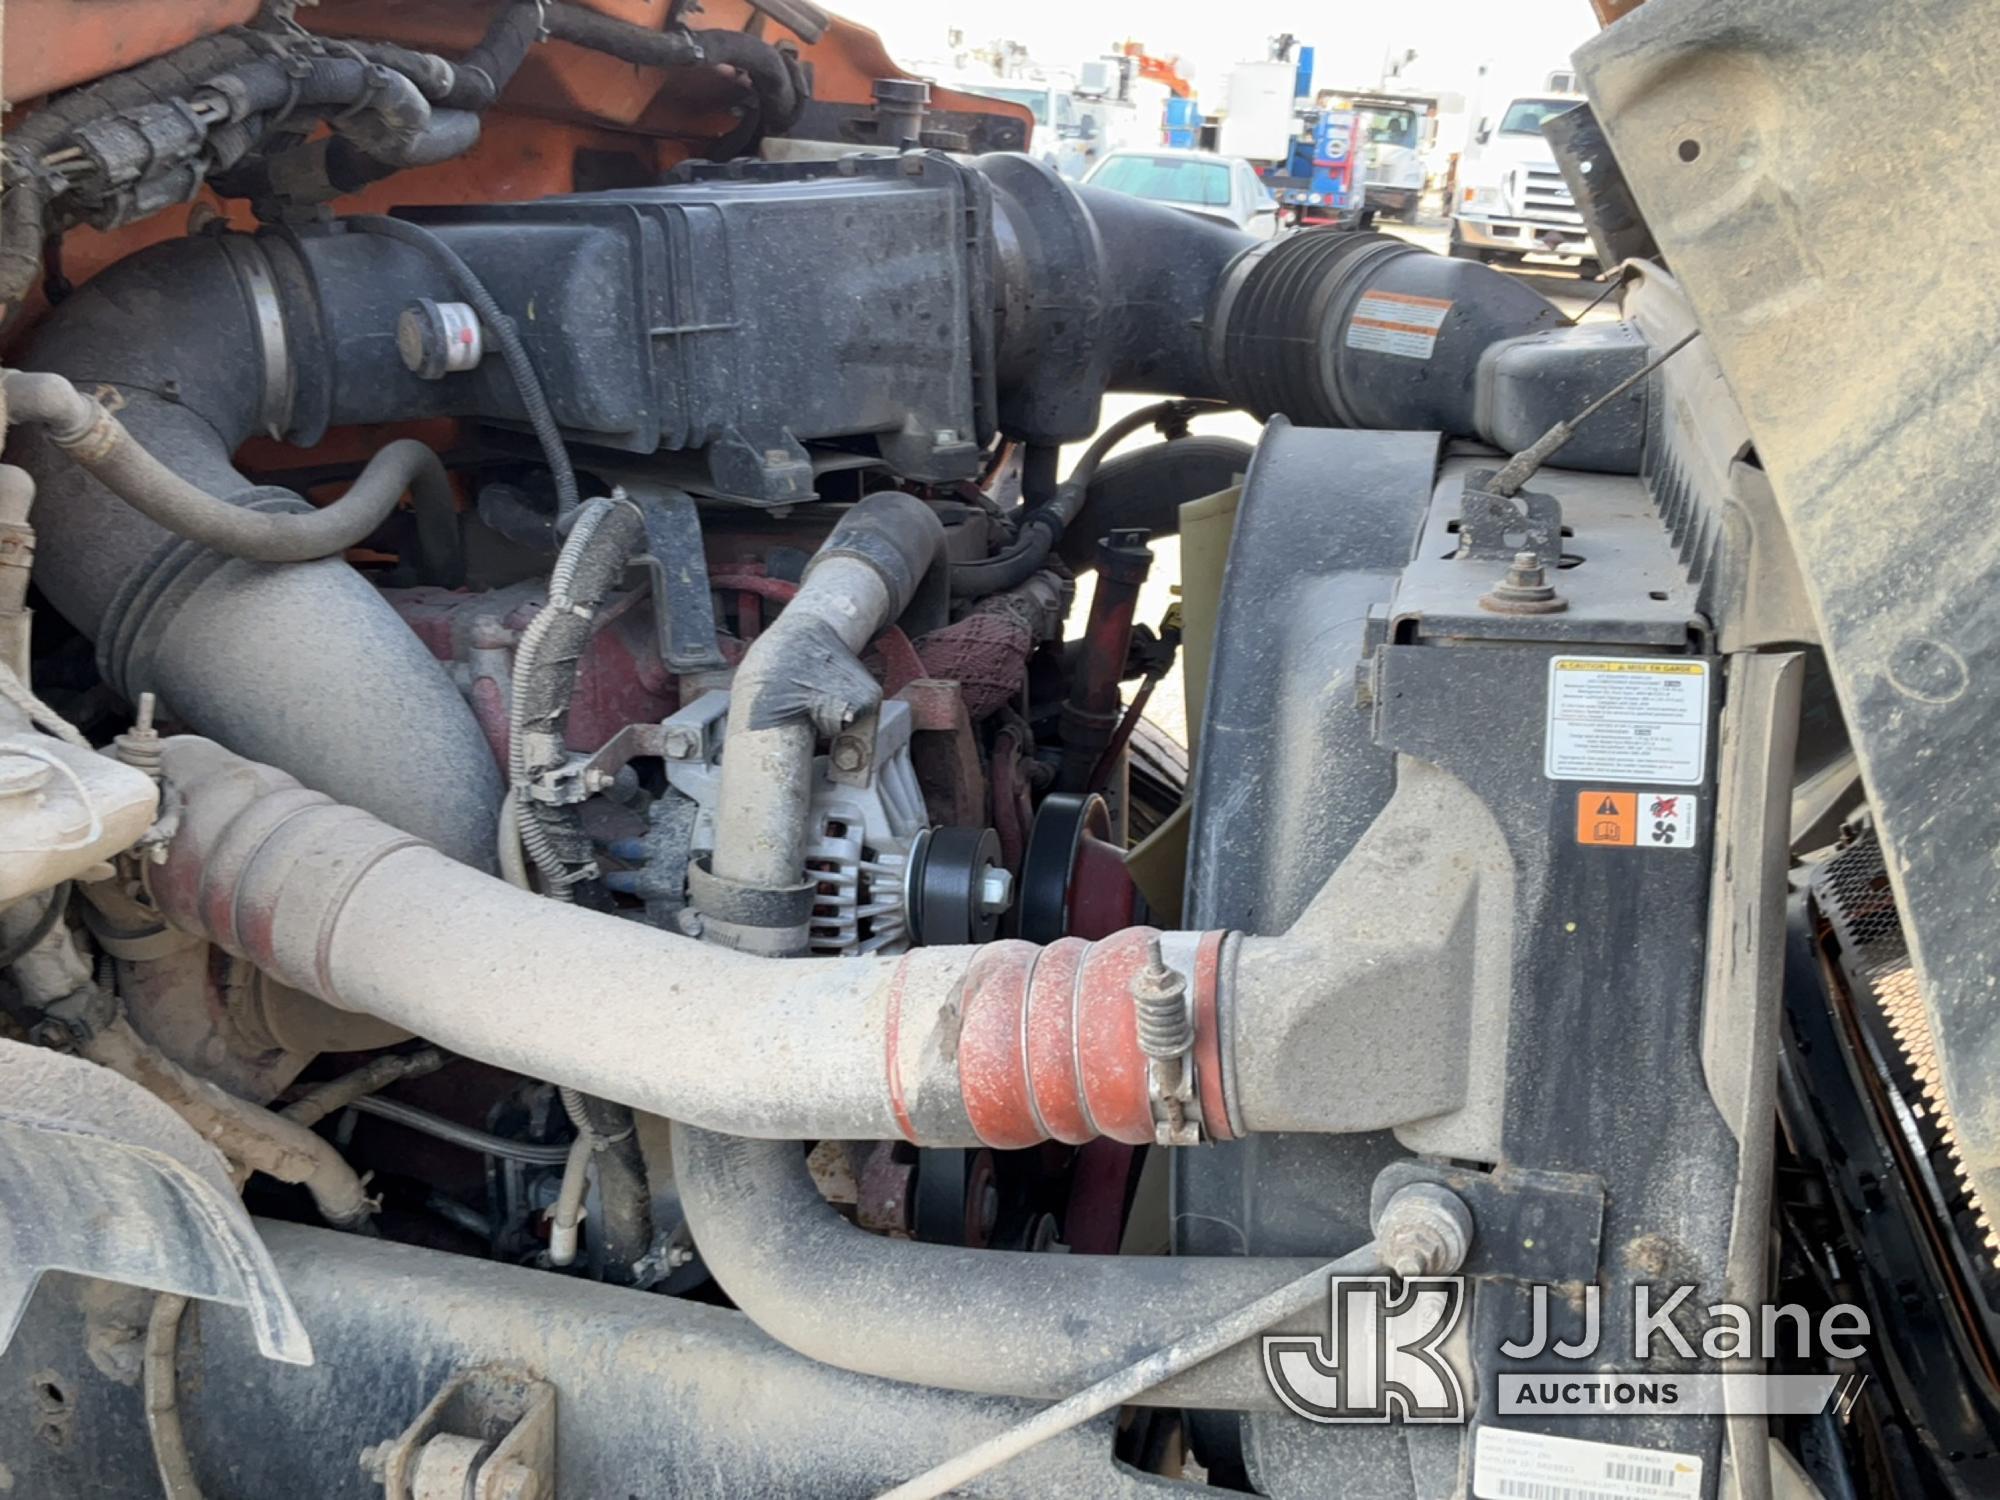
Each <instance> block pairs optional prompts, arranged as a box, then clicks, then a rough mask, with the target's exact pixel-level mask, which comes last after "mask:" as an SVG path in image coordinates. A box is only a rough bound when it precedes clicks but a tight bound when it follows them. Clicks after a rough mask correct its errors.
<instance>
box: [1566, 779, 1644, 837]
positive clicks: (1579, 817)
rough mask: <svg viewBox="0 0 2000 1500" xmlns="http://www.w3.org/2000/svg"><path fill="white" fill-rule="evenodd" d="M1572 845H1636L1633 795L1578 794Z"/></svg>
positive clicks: (1636, 808)
mask: <svg viewBox="0 0 2000 1500" xmlns="http://www.w3.org/2000/svg"><path fill="white" fill-rule="evenodd" d="M1576 841H1577V842H1578V843H1579V844H1636V843H1638V842H1639V794H1638V793H1637V792H1578V793H1577V794H1576Z"/></svg>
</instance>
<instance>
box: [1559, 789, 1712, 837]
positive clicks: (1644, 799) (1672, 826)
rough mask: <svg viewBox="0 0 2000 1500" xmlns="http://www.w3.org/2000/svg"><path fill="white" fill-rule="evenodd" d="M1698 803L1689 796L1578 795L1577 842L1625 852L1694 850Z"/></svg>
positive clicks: (1648, 793) (1674, 793) (1636, 794)
mask: <svg viewBox="0 0 2000 1500" xmlns="http://www.w3.org/2000/svg"><path fill="white" fill-rule="evenodd" d="M1694 813H1695V799H1694V798H1692V797H1690V796H1688V795H1687V794H1686V793H1685V792H1614V791H1594V792H1578V793H1577V794H1576V841H1577V842H1578V843H1579V844H1602V845H1609V846H1612V847H1615V848H1624V849H1691V848H1693V847H1694Z"/></svg>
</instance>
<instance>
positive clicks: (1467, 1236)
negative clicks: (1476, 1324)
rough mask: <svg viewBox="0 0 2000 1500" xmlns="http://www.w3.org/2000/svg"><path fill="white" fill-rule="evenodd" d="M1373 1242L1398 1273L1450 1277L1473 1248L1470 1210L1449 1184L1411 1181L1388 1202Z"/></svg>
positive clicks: (1378, 1223)
mask: <svg viewBox="0 0 2000 1500" xmlns="http://www.w3.org/2000/svg"><path fill="white" fill-rule="evenodd" d="M1375 1244H1376V1248H1377V1249H1379V1250H1380V1251H1381V1253H1382V1264H1383V1265H1385V1266H1387V1267H1388V1268H1389V1269H1390V1270H1391V1271H1393V1272H1394V1273H1395V1274H1396V1275H1398V1276H1449V1275H1450V1274H1451V1273H1452V1272H1453V1271H1456V1270H1457V1269H1458V1268H1459V1267H1460V1266H1462V1265H1464V1264H1465V1257H1466V1255H1467V1254H1468V1253H1469V1252H1470V1251H1471V1249H1472V1214H1471V1211H1470V1210H1468V1209H1467V1208H1466V1206H1465V1203H1464V1200H1462V1199H1461V1198H1460V1197H1459V1196H1458V1194H1456V1193H1454V1192H1453V1191H1452V1190H1451V1189H1450V1188H1448V1187H1444V1186H1442V1185H1441V1184H1439V1183H1435V1182H1413V1183H1411V1184H1410V1185H1409V1186H1408V1187H1405V1188H1399V1189H1397V1191H1396V1193H1395V1195H1394V1196H1393V1197H1391V1198H1390V1199H1389V1201H1388V1203H1387V1204H1386V1205H1384V1207H1383V1209H1382V1216H1381V1218H1380V1219H1378V1220H1377V1221H1376V1224H1375Z"/></svg>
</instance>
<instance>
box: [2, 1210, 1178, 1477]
mask: <svg viewBox="0 0 2000 1500" xmlns="http://www.w3.org/2000/svg"><path fill="white" fill-rule="evenodd" d="M258 1227H259V1228H260V1229H261V1230H262V1232H263V1234H264V1236H265V1238H266V1240H267V1242H268V1243H269V1245H270V1247H271V1253H272V1256H273V1258H274V1259H275V1261H276V1263H277V1266H278V1269H279V1270H280V1272H281V1273H283V1274H284V1275H285V1277H286V1279H287V1280H288V1281H289V1282H291V1283H292V1284H295V1285H296V1286H297V1287H298V1288H299V1299H300V1300H299V1311H300V1315H301V1317H302V1318H303V1319H304V1320H305V1322H306V1324H307V1325H308V1326H310V1327H311V1329H312V1331H313V1340H314V1345H315V1348H316V1350H317V1352H318V1355H319V1360H318V1363H317V1364H316V1365H314V1366H313V1367H312V1368H310V1369H291V1368H289V1367H282V1368H281V1367H279V1366H274V1365H271V1364H268V1363H267V1362H266V1361H264V1360H262V1359H260V1358H259V1357H258V1356H257V1354H256V1351H255V1349H254V1346H253V1345H252V1344H251V1341H250V1339H249V1337H248V1330H247V1328H246V1327H245V1326H244V1321H243V1320H242V1319H241V1318H240V1317H237V1316H236V1315H234V1314H232V1313H229V1312H221V1313H217V1312H216V1311H215V1310H214V1309H210V1308H203V1309H201V1310H200V1311H199V1312H198V1313H197V1312H193V1311H191V1312H190V1314H189V1318H188V1322H189V1324H190V1325H191V1326H190V1330H189V1331H187V1332H185V1333H184V1334H183V1337H182V1344H181V1358H180V1365H181V1408H182V1417H183V1420H184V1421H185V1423H186V1426H187V1437H188V1445H189V1448H190V1450H191V1453H192V1456H193V1463H194V1471H195V1473H196V1475H197V1477H198V1478H199V1479H200V1480H201V1481H202V1482H203V1483H204V1485H205V1486H206V1488H207V1491H208V1493H209V1494H210V1495H213V1496H228V1497H242V1500H249V1497H253V1496H254V1497H260V1500H261V1497H268V1496H283V1495H300V1496H305V1495H310V1496H313V1497H314V1500H382V1490H381V1488H380V1486H379V1485H378V1484H377V1483H376V1482H375V1481H374V1480H373V1479H372V1478H370V1477H369V1475H368V1474H367V1473H366V1472H365V1471H364V1470H363V1468H362V1466H361V1463H360V1452H361V1449H362V1448H363V1447H364V1446H369V1445H373V1444H374V1443H376V1442H379V1441H384V1440H390V1439H394V1438H395V1437H396V1436H397V1434H398V1433H400V1432H402V1431H403V1430H404V1429H405V1428H406V1427H407V1426H408V1425H409V1424H410V1422H411V1421H412V1419H413V1418H415V1417H416V1416H417V1414H418V1413H419V1412H420V1411H421V1410H422V1409H423V1408H424V1406H425V1405H426V1404H427V1403H428V1402H429V1401H430V1400H431V1398H432V1397H433V1396H434V1395H436V1394H437V1393H438V1391H439V1390H440V1389H441V1388H442V1387H443V1386H444V1385H445V1384H446V1383H447V1382H448V1381H449V1380H451V1378H452V1377H453V1376H454V1375H456V1374H458V1373H461V1372H462V1371H464V1370H466V1369H468V1368H471V1367H475V1366H479V1365H485V1364H496V1363H498V1364H508V1365H512V1366H515V1367H518V1368H520V1369H522V1370H524V1371H526V1372H528V1373H529V1374H532V1375H533V1376H535V1377H538V1378H540V1379H543V1380H546V1381H547V1382H549V1383H550V1384H551V1385H553V1386H554V1387H555V1388H556V1393H557V1415H556V1439H555V1453H556V1469H557V1473H556V1487H555V1493H556V1494H557V1495H558V1496H561V1497H564V1500H626V1497H643V1500H661V1497H665V1496H668V1495H673V1496H676V1497H717V1500H720V1497H737V1496H745V1495H757V1496H767V1497H773V1500H777V1497H786V1496H797V1497H801V1500H805V1497H812V1500H834V1497H843V1496H866V1495H872V1494H875V1493H877V1492H879V1491H880V1490H881V1489H883V1488H884V1487H886V1486H887V1485H888V1484H891V1483H893V1482H895V1481H897V1480H899V1479H902V1478H906V1477H908V1476H909V1475H911V1474H915V1473H918V1472H920V1471H922V1470H923V1469H925V1468H927V1467H929V1466H930V1465H931V1464H934V1463H936V1462H939V1461H940V1460H942V1459H944V1458H947V1457H949V1456H950V1455H952V1454H954V1453H957V1452H960V1451H962V1450H964V1449H966V1448H968V1447H971V1446H972V1445H973V1444H974V1443H977V1442H979V1441H981V1440H982V1439H984V1438H987V1437H990V1436H992V1435H993V1434H994V1433H996V1432H999V1431H1001V1430H1002V1429H1003V1428H1005V1427H1007V1426H1009V1425H1011V1424H1012V1423H1014V1422H1016V1421H1019V1420H1020V1419H1021V1418H1022V1417H1024V1416H1027V1415H1029V1414H1030V1413H1032V1412H1033V1411H1034V1410H1035V1406H1034V1404H1033V1403H1031V1402H1024V1401H1005V1400H997V1399H993V1398H987V1397H978V1396H967V1395H957V1394H952V1393H949V1392H943V1391H936V1390H927V1389H923V1388H920V1387H916V1386H909V1385H901V1384H897V1383H894V1382H890V1381H883V1380H873V1379H869V1378H867V1377H864V1376H857V1375H850V1374H847V1373H845V1372H843V1371H839V1370H835V1369H832V1368H830V1367H828V1366H826V1365H820V1364H815V1363H813V1362H812V1361H809V1360H805V1359H802V1358H800V1357H799V1356H797V1355H794V1354H791V1353H789V1352H788V1351H786V1350H784V1349H782V1348H780V1347H779V1346H778V1345H776V1344H774V1343H772V1342H771V1341H770V1340H769V1339H766V1338H765V1337H764V1336H763V1335H762V1334H760V1333H758V1332H757V1331H756V1329H755V1328H754V1327H753V1326H752V1325H751V1324H750V1322H749V1320H748V1319H746V1318H744V1317H743V1316H742V1315H741V1314H738V1313H734V1312H729V1311H725V1310H723V1309H721V1308H716V1307H709V1306H705V1305H702V1304H698V1303H692V1302H685V1301H681V1300H678V1299H669V1298H665V1297H656V1296H648V1295H645V1294H643V1293H639V1292H633V1291H628V1290H621V1289H616V1288H611V1287H605V1286H599V1285H595V1284H592V1283H587V1282H581V1281H575V1280H569V1279H566V1278H562V1277H554V1276H547V1275H543V1274H540V1273H537V1272H534V1271H531V1270H526V1269H523V1268H520V1267H515V1266H506V1265H497V1264H493V1263H489V1262H475V1261H470V1260H467V1259H465V1258H463V1257H459V1256H450V1255H443V1254H439V1253H437V1252H434V1251H426V1250H419V1249H415V1248H413V1247H410V1246H402V1245H393V1244H388V1243H385V1242H383V1241H379V1240H364V1239H359V1238H356V1237H354V1236H351V1235H337V1234H332V1233H328V1232H326V1231H322V1230H315V1229H305V1228H301V1227H298V1226H295V1225H288V1224H278V1223H273V1222H269V1221H262V1222H260V1224H259V1226H258ZM88 1285H89V1284H88V1283H84V1282H82V1281H79V1280H77V1279H75V1278H69V1277H59V1278H51V1280H50V1281H49V1283H48V1285H47V1286H46V1287H45V1288H44V1291H43V1293H42V1294H41V1296H39V1297H38V1298H37V1299H36V1302H35V1305H34V1307H33V1308H32V1309H31V1311H30V1314H29V1319H28V1322H27V1323H26V1324H25V1325H24V1327H23V1333H22V1338H21V1340H20V1341H19V1342H18V1343H17V1344H16V1346H15V1347H14V1348H12V1349H10V1350H9V1351H8V1352H7V1353H6V1355H5V1356H4V1357H0V1393H5V1395H6V1398H7V1400H8V1401H9V1402H10V1403H11V1402H12V1401H13V1400H14V1398H15V1393H17V1392H26V1391H28V1389H29V1388H28V1385H27V1381H28V1378H29V1377H30V1376H31V1375H35V1374H37V1372H45V1374H46V1376H47V1377H49V1378H50V1379H51V1380H52V1382H53V1384H54V1385H55V1386H56V1387H57V1388H58V1389H60V1390H61V1391H62V1392H63V1394H64V1398H65V1407H66V1409H67V1410H68V1411H69V1412H70V1413H71V1414H72V1415H71V1418H70V1426H69V1435H68V1436H67V1438H66V1439H65V1440H64V1441H63V1442H61V1443H60V1444H57V1443H52V1442H48V1441H42V1442H27V1443H22V1444H17V1445H12V1446H10V1447H9V1448H8V1450H7V1452H6V1461H7V1463H8V1464H9V1465H10V1466H11V1468H12V1470H13V1477H14V1481H15V1489H14V1491H13V1494H15V1495H70V1494H89V1495H98V1496H104V1497H107V1500H126V1497H130V1500H154V1497H155V1496H156V1495H157V1494H158V1490H157V1488H156V1482H155V1480H154V1478H153V1474H152V1467H151V1463H150V1460H149V1459H148V1458H147V1456H146V1448H145V1429H144V1425H143V1423H141V1422H140V1421H139V1411H138V1406H139V1395H138V1392H137V1391H136V1390H135V1389H134V1388H132V1387H131V1386H129V1385H125V1384H120V1383H119V1382H117V1381H114V1380H112V1379H109V1378H107V1377H104V1376H101V1375H99V1374H98V1373H97V1371H96V1370H95V1367H94V1366H93V1365H92V1364H91V1362H90V1361H89V1360H88V1359H87V1358H86V1356H85V1353H84V1349H83V1329H84V1326H85V1325H84V1321H83V1319H84V1304H83V1302H82V1300H81V1298H82V1294H83V1293H84V1291H85V1289H86V1287H87V1286H88ZM248 1434H257V1435H259V1436H260V1440H258V1441H246V1440H245V1438H246V1435H248ZM277 1434H282V1435H283V1440H282V1441H265V1440H261V1438H264V1437H269V1436H271V1435H277ZM1185 1489H1186V1487H1185V1486H1181V1485H1177V1484H1171V1483H1168V1482H1167V1481H1164V1480H1156V1479H1148V1478H1143V1477H1141V1476H1139V1475H1136V1474H1134V1473H1132V1472H1131V1471H1129V1470H1127V1469H1124V1468H1122V1467H1121V1466H1119V1465H1117V1464H1116V1463H1115V1462H1114V1461H1113V1460H1112V1457H1111V1437H1110V1432H1109V1430H1108V1427H1107V1425H1106V1424H1104V1423H1096V1424H1093V1425H1092V1426H1090V1427H1088V1428H1085V1429H1082V1430H1079V1431H1077V1432H1074V1433H1070V1434H1066V1435H1064V1436H1063V1437H1061V1438H1058V1439H1055V1440H1053V1441H1051V1442H1049V1443H1047V1444H1045V1445H1043V1446H1042V1447H1040V1448H1038V1449H1036V1450H1034V1451H1033V1452H1031V1453H1028V1454H1026V1455H1024V1456H1023V1457H1022V1458H1021V1459H1020V1460H1018V1461H1017V1462H1016V1463H1014V1464H1010V1465H1009V1466H1008V1467H1006V1468H1005V1469H1001V1470H999V1471H996V1472H995V1473H994V1474H993V1475H991V1476H990V1478H989V1479H988V1480H987V1481H985V1482H983V1483H982V1484H981V1485H980V1486H977V1487H975V1488H974V1489H973V1490H972V1491H971V1493H974V1494H981V1495H1019V1496H1024V1497H1027V1496H1033V1497H1045V1496H1056V1497H1069V1496H1074V1497H1078V1500H1097V1497H1105V1500H1112V1497H1118V1496H1132V1495H1142V1494H1163V1493H1182V1492H1184V1491H1185Z"/></svg>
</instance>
